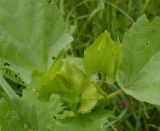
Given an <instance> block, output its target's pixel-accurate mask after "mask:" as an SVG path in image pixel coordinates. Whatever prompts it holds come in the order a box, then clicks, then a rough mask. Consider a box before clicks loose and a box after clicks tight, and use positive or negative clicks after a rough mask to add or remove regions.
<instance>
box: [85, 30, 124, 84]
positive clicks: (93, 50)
mask: <svg viewBox="0 0 160 131" xmlns="http://www.w3.org/2000/svg"><path fill="white" fill-rule="evenodd" d="M121 57H122V50H121V46H120V44H119V43H116V42H114V41H113V40H112V39H111V38H110V35H109V34H108V33H107V32H104V33H103V34H101V35H100V36H99V37H98V38H97V40H96V41H95V42H94V43H93V44H92V45H91V46H90V47H88V48H87V49H86V51H85V53H84V59H83V63H84V67H85V70H86V71H87V72H89V73H93V74H95V73H97V72H104V73H106V79H107V82H108V83H113V82H115V73H116V71H117V69H118V67H119V64H120V61H121Z"/></svg>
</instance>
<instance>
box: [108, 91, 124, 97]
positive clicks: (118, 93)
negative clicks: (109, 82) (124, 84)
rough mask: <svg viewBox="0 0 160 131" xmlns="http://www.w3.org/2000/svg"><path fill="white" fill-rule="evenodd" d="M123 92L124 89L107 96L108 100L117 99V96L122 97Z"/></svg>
mask: <svg viewBox="0 0 160 131" xmlns="http://www.w3.org/2000/svg"><path fill="white" fill-rule="evenodd" d="M122 92H123V90H122V89H119V90H117V91H115V92H113V93H111V94H109V95H108V96H107V98H108V99H111V98H113V97H115V96H118V95H120V94H121V93H122Z"/></svg>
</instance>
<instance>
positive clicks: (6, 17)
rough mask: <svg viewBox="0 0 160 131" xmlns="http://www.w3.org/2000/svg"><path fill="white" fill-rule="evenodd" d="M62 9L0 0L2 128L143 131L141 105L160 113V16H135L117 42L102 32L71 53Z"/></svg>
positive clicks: (43, 2)
mask: <svg viewBox="0 0 160 131" xmlns="http://www.w3.org/2000/svg"><path fill="white" fill-rule="evenodd" d="M60 9H61V8H60ZM62 13H63V12H60V11H59V9H58V8H57V5H56V3H55V1H47V0H14V1H13V0H7V1H6V0H0V130H2V131H14V130H15V131H17V130H22V131H64V130H67V131H82V130H84V131H90V130H92V131H105V130H111V129H110V127H111V128H112V129H114V130H116V127H115V126H114V125H116V126H118V127H120V126H119V124H123V122H124V121H125V122H126V123H125V126H123V127H124V128H123V129H122V128H121V129H122V130H127V129H130V130H141V129H142V128H140V126H137V125H138V123H140V122H141V118H140V116H141V115H142V114H144V115H145V117H147V119H149V118H148V114H147V113H146V111H145V109H146V104H145V103H144V102H147V103H150V104H153V105H155V106H152V105H150V104H147V110H150V109H152V108H154V109H155V108H156V111H157V112H158V113H159V111H158V109H159V106H160V102H159V100H160V97H159V94H160V89H159V86H160V79H159V78H160V77H159V73H160V72H159V66H160V62H159V61H160V58H159V57H160V56H159V50H160V46H159V39H160V37H159V34H160V29H159V27H160V18H159V17H157V18H155V19H154V20H153V21H152V22H149V21H148V20H147V18H146V17H145V15H144V16H142V17H140V18H139V19H138V20H137V22H136V23H134V24H133V26H132V27H131V29H130V31H129V32H128V33H126V34H125V35H124V38H123V41H122V44H121V43H120V42H119V41H118V42H115V41H113V40H112V38H111V36H110V34H109V33H108V32H107V31H105V32H104V33H102V34H101V35H100V36H99V37H97V39H96V40H95V42H93V44H92V45H91V46H89V47H88V48H87V49H86V50H85V52H84V56H83V57H80V58H76V57H73V56H69V54H68V53H67V49H68V48H70V43H71V42H72V37H71V35H70V34H69V33H68V29H67V25H66V24H65V22H64V20H63V18H62ZM22 27H23V28H22ZM84 27H86V26H84ZM84 27H83V28H84ZM110 89H111V91H109V90H110ZM125 94H126V95H125ZM117 95H119V97H118V99H114V98H113V97H115V96H117ZM127 95H129V96H127ZM133 97H134V98H135V99H137V100H138V101H140V102H138V101H136V100H134V99H133ZM126 100H127V101H126ZM116 103H118V104H116ZM128 103H131V104H130V105H127V104H128ZM132 103H134V104H135V105H134V106H133V105H132ZM113 104H114V106H113ZM115 106H119V107H116V108H115ZM125 108H126V109H125ZM117 109H119V110H118V111H117ZM137 109H138V111H137V112H134V111H135V110H137ZM119 112H121V113H119ZM133 112H134V113H135V117H136V124H135V125H136V127H135V128H133V126H132V125H130V122H128V119H129V120H130V119H131V120H132V119H133V118H132V117H133V116H134V115H133V114H134V113H133ZM147 112H148V113H152V112H149V111H147ZM157 112H156V113H157ZM126 114H130V115H128V116H127V115H126ZM136 114H138V117H137V116H136ZM126 116H127V117H131V118H127V117H126ZM157 119H159V118H157ZM143 123H147V120H146V121H144V122H143ZM158 124H159V123H158ZM143 126H144V125H143V124H142V127H143ZM149 129H150V128H149V126H148V127H144V130H149Z"/></svg>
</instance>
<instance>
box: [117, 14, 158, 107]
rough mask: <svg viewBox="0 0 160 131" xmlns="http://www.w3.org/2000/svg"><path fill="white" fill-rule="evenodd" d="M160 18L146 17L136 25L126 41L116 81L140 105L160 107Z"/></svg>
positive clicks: (125, 38)
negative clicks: (150, 19)
mask: <svg viewBox="0 0 160 131" xmlns="http://www.w3.org/2000/svg"><path fill="white" fill-rule="evenodd" d="M159 41H160V18H159V17H157V18H155V19H154V20H153V21H152V22H149V21H148V20H147V19H146V17H145V16H142V17H140V18H139V19H138V21H137V22H136V23H134V24H133V26H132V27H131V29H130V31H129V33H126V34H125V36H124V39H123V45H122V47H123V51H124V52H123V55H124V57H123V60H122V64H121V66H120V70H119V72H118V74H117V81H118V83H119V85H120V86H121V87H122V88H123V90H124V91H125V92H126V93H127V94H129V95H132V96H133V97H135V98H136V99H138V100H140V101H145V102H149V103H151V104H157V105H160V77H159V74H160V69H159V67H160V44H159Z"/></svg>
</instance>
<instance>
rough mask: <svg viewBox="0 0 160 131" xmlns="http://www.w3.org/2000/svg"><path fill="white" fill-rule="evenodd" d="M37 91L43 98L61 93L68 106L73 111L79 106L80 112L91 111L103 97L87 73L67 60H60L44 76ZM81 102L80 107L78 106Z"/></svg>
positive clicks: (46, 98)
mask: <svg viewBox="0 0 160 131" xmlns="http://www.w3.org/2000/svg"><path fill="white" fill-rule="evenodd" d="M37 91H38V96H39V98H40V99H41V100H48V99H49V97H50V96H51V94H58V95H60V96H61V97H62V98H63V102H64V103H65V104H66V105H67V106H68V107H70V108H71V109H72V110H73V111H77V110H78V108H79V110H78V112H80V113H87V112H90V111H91V110H92V109H93V108H94V107H95V106H96V104H97V103H98V100H99V99H100V98H102V97H100V96H101V95H100V94H99V92H98V91H97V87H96V86H95V85H94V84H93V83H92V82H91V81H90V80H89V78H88V77H87V75H86V74H85V73H84V72H83V71H82V70H80V69H79V68H77V67H76V66H75V65H74V64H69V63H68V62H66V61H65V60H64V61H62V60H58V61H57V62H56V63H55V64H54V65H53V66H52V68H51V69H50V70H49V71H48V72H47V73H46V74H44V75H43V76H42V78H41V80H40V81H39V84H38V85H37ZM79 103H80V107H78V105H79Z"/></svg>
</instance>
